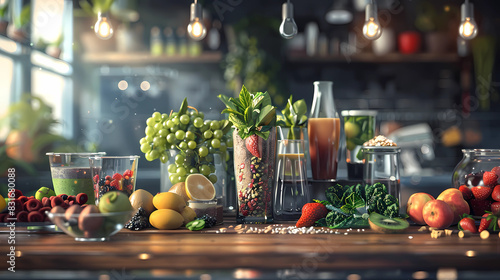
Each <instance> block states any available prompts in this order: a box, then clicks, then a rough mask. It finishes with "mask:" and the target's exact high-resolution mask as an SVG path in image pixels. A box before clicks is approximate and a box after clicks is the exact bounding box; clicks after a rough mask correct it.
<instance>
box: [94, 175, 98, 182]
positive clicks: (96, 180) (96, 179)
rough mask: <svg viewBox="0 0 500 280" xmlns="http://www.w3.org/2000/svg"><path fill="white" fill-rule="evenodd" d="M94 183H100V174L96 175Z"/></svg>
mask: <svg viewBox="0 0 500 280" xmlns="http://www.w3.org/2000/svg"><path fill="white" fill-rule="evenodd" d="M94 183H95V184H97V183H99V174H96V175H95V176H94Z"/></svg>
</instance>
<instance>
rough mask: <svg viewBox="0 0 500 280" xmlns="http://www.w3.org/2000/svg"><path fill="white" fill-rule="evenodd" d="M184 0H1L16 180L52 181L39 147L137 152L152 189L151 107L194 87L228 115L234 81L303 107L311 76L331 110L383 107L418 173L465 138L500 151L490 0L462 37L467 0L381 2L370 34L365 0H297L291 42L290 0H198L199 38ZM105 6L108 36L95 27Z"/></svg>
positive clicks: (1, 105) (447, 167) (166, 104)
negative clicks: (472, 30)
mask: <svg viewBox="0 0 500 280" xmlns="http://www.w3.org/2000/svg"><path fill="white" fill-rule="evenodd" d="M192 2H193V1H188V0H141V1H138V0H114V1H109V0H88V1H86V0H82V1H67V0H0V143H1V146H2V148H1V149H0V174H6V170H7V168H10V167H15V168H16V170H17V174H18V177H19V181H18V182H19V183H18V187H19V188H20V189H23V188H24V189H38V188H39V187H40V186H43V185H48V186H51V181H50V172H49V165H48V159H47V158H46V156H45V152H47V151H54V150H58V151H104V152H106V153H108V155H130V154H137V155H141V160H140V163H139V172H140V175H139V178H138V183H137V188H145V189H148V190H150V191H152V192H156V191H158V190H159V177H160V162H159V161H158V160H156V161H153V162H148V161H146V160H145V159H144V154H143V153H141V151H140V149H139V139H140V138H141V137H143V136H144V128H145V126H146V123H145V121H146V119H147V118H148V117H149V116H151V114H152V113H153V112H155V111H159V112H161V113H169V112H170V111H171V110H174V111H176V110H178V108H179V106H180V103H181V101H182V99H183V98H184V97H187V98H188V102H189V104H190V105H191V106H194V107H196V108H197V109H198V110H201V111H203V112H205V118H206V119H221V118H222V117H223V116H222V115H221V114H220V111H221V110H222V109H223V104H222V103H221V102H220V101H219V100H218V99H217V98H216V96H217V95H218V94H226V95H234V94H237V93H238V92H239V89H240V88H241V84H245V85H246V86H247V88H249V90H251V91H261V90H267V91H268V92H270V94H271V96H272V98H273V101H274V103H275V104H276V105H277V106H278V108H279V109H283V108H284V104H285V102H286V100H287V99H288V97H289V96H290V95H293V98H294V100H298V99H302V98H303V99H304V100H305V101H306V102H307V104H308V106H309V108H310V105H311V101H312V95H313V86H312V83H313V81H316V80H330V81H333V82H334V85H333V93H334V98H335V102H336V107H337V110H339V111H341V110H352V109H372V110H377V111H378V116H377V129H378V131H379V132H380V133H381V134H384V135H387V136H391V137H394V138H395V140H396V142H398V144H400V146H402V147H403V154H402V161H403V170H402V175H403V178H404V181H405V182H409V183H410V184H414V185H415V186H418V185H419V184H423V183H426V182H427V183H433V184H436V183H438V184H448V185H449V186H451V172H452V171H453V168H454V167H455V165H456V164H457V163H458V162H459V161H460V159H461V158H462V152H461V149H464V148H497V149H498V148H500V144H499V143H500V142H499V140H498V139H500V110H499V108H500V96H499V85H500V74H499V71H498V66H499V58H498V57H499V56H498V55H497V51H498V49H499V44H497V43H496V42H497V41H498V38H499V32H498V30H500V15H499V14H500V3H499V2H498V1H488V0H476V1H471V3H473V4H474V15H475V20H476V22H477V25H478V28H479V32H478V36H477V37H476V38H474V39H473V40H470V41H465V40H463V39H462V38H461V37H460V36H459V35H458V27H459V24H460V5H462V4H463V2H464V1H463V0H461V1H458V0H432V1H431V0H413V1H411V0H378V1H376V2H377V4H378V10H379V20H380V22H381V25H382V27H383V34H382V37H381V38H379V39H377V40H376V41H368V40H366V39H365V38H364V37H363V36H362V26H363V23H364V20H365V11H364V9H365V6H366V4H367V3H368V0H315V1H305V0H293V1H291V2H292V3H293V4H294V7H295V9H294V10H295V13H294V19H295V22H296V23H297V26H298V30H299V34H298V35H297V36H296V37H295V38H293V39H291V40H286V39H283V38H282V37H281V36H280V33H279V26H280V23H281V20H282V19H281V17H282V4H283V3H284V2H285V1H284V0H282V1H277V0H273V1H269V0H252V1H249V0H206V1H202V0H200V1H198V3H199V4H201V5H202V6H203V23H204V24H205V25H206V27H207V36H206V38H205V39H203V40H202V41H193V40H192V39H190V38H189V36H187V35H186V26H187V25H188V23H189V13H190V10H189V7H190V4H191V3H192ZM110 4H112V5H111V6H109V5H110ZM108 6H109V9H108ZM99 8H101V9H102V11H103V15H106V16H108V17H109V20H110V23H111V25H112V26H113V29H114V33H113V36H112V37H111V38H110V39H108V40H103V39H101V38H98V36H96V34H95V33H94V30H93V28H94V25H95V23H96V20H97V17H98V14H97V11H98V10H99ZM28 97H36V98H39V99H30V98H28ZM30 102H32V103H33V106H30V105H29V104H30ZM9 143H11V144H12V143H16V144H17V145H16V146H13V147H12V148H11V149H6V148H7V147H8V146H7V145H6V144H9ZM344 161H345V156H344V157H343V158H342V164H341V165H340V167H339V168H340V169H341V170H340V172H339V174H340V177H341V178H342V177H343V178H346V171H345V168H346V166H345V162H344ZM3 176H6V175H3ZM4 179H5V178H4ZM141 180H142V181H141ZM2 182H3V181H2Z"/></svg>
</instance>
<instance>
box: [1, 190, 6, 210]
mask: <svg viewBox="0 0 500 280" xmlns="http://www.w3.org/2000/svg"><path fill="white" fill-rule="evenodd" d="M5 207H7V202H5V199H4V198H3V196H2V195H1V194H0V213H1V212H3V210H5Z"/></svg>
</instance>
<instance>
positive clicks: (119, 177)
mask: <svg viewBox="0 0 500 280" xmlns="http://www.w3.org/2000/svg"><path fill="white" fill-rule="evenodd" d="M121 179H122V175H121V174H120V173H115V174H113V180H121Z"/></svg>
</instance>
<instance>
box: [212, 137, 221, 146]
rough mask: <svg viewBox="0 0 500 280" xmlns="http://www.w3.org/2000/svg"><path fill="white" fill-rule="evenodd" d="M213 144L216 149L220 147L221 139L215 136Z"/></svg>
mask: <svg viewBox="0 0 500 280" xmlns="http://www.w3.org/2000/svg"><path fill="white" fill-rule="evenodd" d="M211 144H212V147H214V148H216V149H217V148H219V147H220V140H219V139H217V138H214V139H212V142H211Z"/></svg>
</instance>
